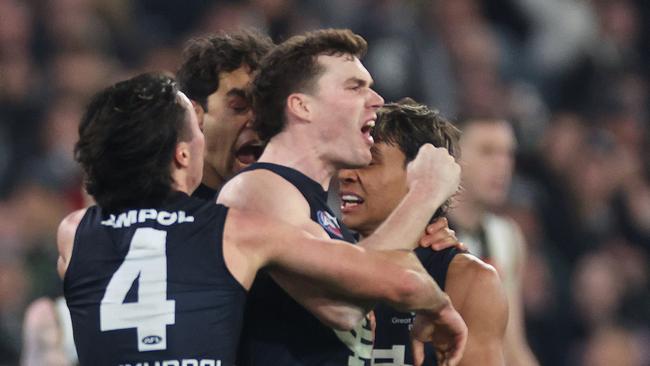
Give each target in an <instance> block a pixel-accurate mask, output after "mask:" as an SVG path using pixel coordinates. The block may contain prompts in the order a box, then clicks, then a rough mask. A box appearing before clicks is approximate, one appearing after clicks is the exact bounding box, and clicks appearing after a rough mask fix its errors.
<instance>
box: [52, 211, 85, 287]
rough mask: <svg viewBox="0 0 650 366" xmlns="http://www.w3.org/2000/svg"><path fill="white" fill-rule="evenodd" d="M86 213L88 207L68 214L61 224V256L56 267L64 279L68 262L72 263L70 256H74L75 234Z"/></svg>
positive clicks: (58, 233)
mask: <svg viewBox="0 0 650 366" xmlns="http://www.w3.org/2000/svg"><path fill="white" fill-rule="evenodd" d="M85 214H86V209H81V210H78V211H75V212H72V213H71V214H69V215H68V216H66V217H65V218H64V219H63V220H62V221H61V223H60V224H59V229H58V231H57V236H56V241H57V247H58V250H59V258H58V260H57V263H56V268H57V271H58V273H59V277H61V279H63V277H64V276H65V271H66V270H67V269H68V263H70V258H71V257H72V248H73V246H74V236H75V233H76V232H77V227H78V226H79V222H81V219H82V218H83V216H84V215H85Z"/></svg>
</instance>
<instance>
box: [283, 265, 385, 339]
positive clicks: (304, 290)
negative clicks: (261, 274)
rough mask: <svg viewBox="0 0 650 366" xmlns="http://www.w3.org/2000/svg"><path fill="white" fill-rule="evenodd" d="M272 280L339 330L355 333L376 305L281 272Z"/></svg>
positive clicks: (320, 318)
mask: <svg viewBox="0 0 650 366" xmlns="http://www.w3.org/2000/svg"><path fill="white" fill-rule="evenodd" d="M271 277H272V278H273V280H274V281H275V282H276V283H277V284H278V285H279V286H280V287H282V288H283V289H284V290H285V291H286V292H287V293H288V294H289V295H290V296H291V297H292V298H294V299H295V300H296V301H297V302H298V303H299V304H300V305H302V306H303V307H305V309H307V310H308V311H309V312H310V313H312V314H313V315H314V316H315V317H316V318H318V319H319V320H320V321H321V322H322V323H323V324H325V325H327V326H329V327H331V328H334V329H337V330H350V329H353V328H354V327H355V326H356V325H357V324H359V322H360V321H361V320H362V319H363V318H364V317H365V316H366V314H367V313H368V312H369V311H370V310H372V308H373V307H374V304H375V303H374V302H372V301H368V300H364V299H361V298H350V297H347V296H342V295H341V294H335V293H332V292H331V291H328V289H326V288H324V287H323V286H322V284H319V283H318V282H317V281H313V280H309V279H306V278H301V277H299V276H295V275H289V274H285V273H282V272H281V271H278V270H274V271H271ZM319 285H320V286H319Z"/></svg>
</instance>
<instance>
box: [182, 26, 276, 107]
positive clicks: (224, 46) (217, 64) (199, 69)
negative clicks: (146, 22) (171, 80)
mask: <svg viewBox="0 0 650 366" xmlns="http://www.w3.org/2000/svg"><path fill="white" fill-rule="evenodd" d="M272 47H273V42H272V41H271V39H270V38H269V37H267V36H264V35H262V34H260V33H257V32H255V31H252V30H241V31H236V32H229V33H225V32H222V33H218V34H213V35H210V36H207V37H199V38H193V39H191V40H189V41H188V42H187V43H186V45H185V49H184V51H183V63H182V65H181V67H180V68H179V69H178V72H177V73H176V79H177V80H178V84H179V88H180V89H181V91H183V93H185V94H186V95H187V97H188V98H190V99H192V100H193V101H195V102H197V103H199V104H200V105H201V106H202V107H203V110H204V111H206V112H207V110H208V96H210V94H212V93H214V92H215V91H217V89H219V74H221V73H222V72H231V71H234V70H236V69H238V68H239V67H241V66H242V65H247V66H248V67H249V68H250V70H251V72H252V71H256V70H257V68H258V67H259V62H260V59H261V58H262V56H264V55H265V54H266V53H268V52H269V50H271V48H272Z"/></svg>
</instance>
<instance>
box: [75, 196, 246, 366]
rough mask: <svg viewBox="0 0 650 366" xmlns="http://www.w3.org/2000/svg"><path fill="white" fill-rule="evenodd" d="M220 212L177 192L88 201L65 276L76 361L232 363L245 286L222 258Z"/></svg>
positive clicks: (212, 205)
mask: <svg viewBox="0 0 650 366" xmlns="http://www.w3.org/2000/svg"><path fill="white" fill-rule="evenodd" d="M227 212H228V209H227V208H226V207H225V206H221V205H216V204H215V203H211V202H205V201H201V200H199V199H196V198H191V197H189V196H187V195H186V194H183V193H178V194H175V195H174V197H173V198H172V199H170V200H169V202H168V203H166V204H164V205H162V206H161V207H157V208H150V209H136V210H125V211H123V212H118V213H115V214H111V215H108V214H106V213H105V212H103V210H102V209H101V208H100V207H97V206H93V207H90V208H89V209H88V210H87V212H86V214H85V215H84V217H83V218H82V220H81V222H80V224H79V227H78V229H77V232H76V234H75V238H74V248H73V252H72V257H71V259H70V263H69V266H68V269H67V271H66V274H65V278H64V294H65V298H66V301H67V304H68V308H69V309H70V315H71V317H72V325H73V331H74V339H75V345H76V347H77V351H78V353H79V361H80V364H82V365H107V366H108V365H110V366H118V365H133V366H135V365H142V366H144V365H148V366H154V365H201V366H208V365H212V366H218V365H221V366H226V365H234V361H235V354H236V349H237V343H238V340H239V336H240V333H241V326H242V321H243V309H244V306H245V300H246V291H245V289H244V288H243V287H242V286H241V285H240V284H239V282H237V280H236V279H235V278H234V277H233V276H232V275H231V273H230V271H229V270H228V269H227V268H226V264H225V262H224V258H223V249H222V237H223V226H224V221H225V218H226V215H227Z"/></svg>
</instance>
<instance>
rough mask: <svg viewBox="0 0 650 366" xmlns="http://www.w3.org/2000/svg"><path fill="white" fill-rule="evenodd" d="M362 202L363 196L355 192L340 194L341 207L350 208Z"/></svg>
mask: <svg viewBox="0 0 650 366" xmlns="http://www.w3.org/2000/svg"><path fill="white" fill-rule="evenodd" d="M363 202H364V200H363V198H361V197H359V196H357V195H356V194H351V193H343V194H341V209H342V210H345V209H351V208H354V207H357V206H359V205H361V204H362V203H363Z"/></svg>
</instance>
